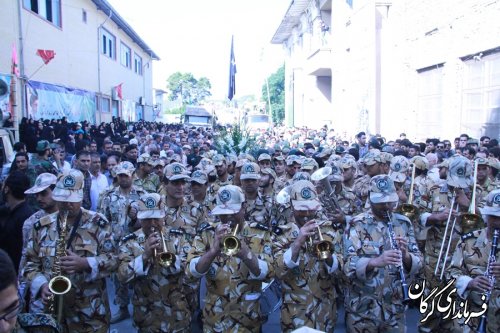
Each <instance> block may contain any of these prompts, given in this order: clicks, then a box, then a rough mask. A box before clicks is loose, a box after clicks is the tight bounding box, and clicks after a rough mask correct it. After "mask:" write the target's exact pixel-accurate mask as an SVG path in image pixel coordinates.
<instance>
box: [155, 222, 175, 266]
mask: <svg viewBox="0 0 500 333" xmlns="http://www.w3.org/2000/svg"><path fill="white" fill-rule="evenodd" d="M151 231H152V232H155V231H156V229H155V228H154V227H152V228H151ZM160 239H161V243H162V249H161V251H157V250H156V248H154V249H153V255H154V257H155V259H156V260H157V261H158V264H159V265H160V266H162V267H164V268H168V267H171V266H172V265H173V264H175V254H174V253H172V252H169V251H168V250H167V243H166V242H165V237H164V236H163V232H162V230H161V229H160Z"/></svg>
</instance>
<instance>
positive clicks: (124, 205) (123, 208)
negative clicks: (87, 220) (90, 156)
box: [98, 161, 145, 324]
mask: <svg viewBox="0 0 500 333" xmlns="http://www.w3.org/2000/svg"><path fill="white" fill-rule="evenodd" d="M134 171H135V168H134V165H133V164H132V163H130V162H128V161H125V162H121V163H120V164H118V165H117V166H116V167H115V169H114V173H115V174H116V177H117V178H118V186H117V187H115V188H113V189H112V190H109V191H107V192H106V193H105V194H104V196H103V198H102V201H101V203H100V206H99V209H98V210H99V212H101V213H102V214H103V215H104V216H105V217H106V219H107V220H108V221H109V222H110V223H111V229H112V230H113V238H114V241H115V244H119V243H120V240H121V239H122V238H123V237H124V236H125V235H128V234H129V233H130V232H133V231H134V230H136V229H137V227H138V225H137V202H138V201H139V198H140V197H141V195H143V194H144V193H145V191H144V190H143V189H142V188H141V187H139V186H137V185H134V184H133V181H134ZM112 278H113V282H114V284H115V292H116V295H115V299H114V303H115V304H116V305H118V307H119V310H118V313H116V314H115V315H113V317H111V323H112V324H114V323H117V322H120V321H122V320H125V319H127V318H130V314H129V313H128V304H129V302H130V297H129V293H128V286H127V285H125V284H123V283H120V282H119V281H118V279H117V276H116V274H113V275H112Z"/></svg>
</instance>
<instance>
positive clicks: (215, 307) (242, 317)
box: [186, 185, 274, 332]
mask: <svg viewBox="0 0 500 333" xmlns="http://www.w3.org/2000/svg"><path fill="white" fill-rule="evenodd" d="M244 202H245V196H244V194H243V192H242V190H241V189H240V188H239V187H237V186H234V185H226V186H223V187H221V188H220V189H219V192H218V194H217V206H216V207H215V208H214V210H213V211H212V214H213V215H217V216H219V218H220V221H221V223H218V224H217V225H216V226H215V225H208V224H207V225H206V226H205V227H204V228H202V230H201V232H200V234H198V235H197V236H196V238H195V239H194V242H193V246H192V249H191V252H190V253H189V256H188V267H187V268H186V271H187V273H188V274H189V275H191V276H193V277H195V278H201V277H202V276H205V278H206V281H207V294H206V296H205V307H204V309H203V319H204V320H203V323H204V327H203V331H204V332H260V329H261V325H262V323H263V321H264V318H263V316H262V315H261V313H260V308H259V298H260V296H261V292H262V282H263V281H264V282H270V280H271V278H272V276H273V275H274V268H273V257H272V249H271V235H270V233H269V231H268V230H267V228H262V226H259V225H258V224H257V223H256V222H247V221H245V218H244V216H245V203H244ZM236 225H237V226H238V230H237V232H236V237H238V239H239V240H240V244H241V245H240V249H239V251H238V252H237V253H236V254H234V255H232V256H228V255H226V254H224V253H223V252H222V246H221V242H222V240H223V238H224V236H226V235H227V234H228V233H229V232H230V231H231V230H234V229H235V228H236Z"/></svg>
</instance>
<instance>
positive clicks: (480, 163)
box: [474, 157, 490, 166]
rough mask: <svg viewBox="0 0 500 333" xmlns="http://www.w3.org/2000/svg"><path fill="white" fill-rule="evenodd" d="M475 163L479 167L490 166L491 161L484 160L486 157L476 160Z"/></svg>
mask: <svg viewBox="0 0 500 333" xmlns="http://www.w3.org/2000/svg"><path fill="white" fill-rule="evenodd" d="M474 162H475V163H477V165H487V166H490V161H489V160H488V159H487V158H484V157H476V158H475V159H474Z"/></svg>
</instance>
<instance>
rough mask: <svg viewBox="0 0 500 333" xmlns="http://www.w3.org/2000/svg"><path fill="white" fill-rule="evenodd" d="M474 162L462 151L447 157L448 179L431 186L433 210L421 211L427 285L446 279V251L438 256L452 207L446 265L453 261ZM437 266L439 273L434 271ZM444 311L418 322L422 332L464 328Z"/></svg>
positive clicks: (438, 284) (441, 284) (435, 284)
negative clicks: (444, 275)
mask: <svg viewBox="0 0 500 333" xmlns="http://www.w3.org/2000/svg"><path fill="white" fill-rule="evenodd" d="M471 174H472V166H471V163H470V161H469V160H468V159H467V158H465V157H463V156H460V155H455V156H453V157H450V158H449V159H448V171H447V178H446V183H445V184H444V185H442V186H440V187H435V188H433V189H431V192H430V197H431V202H432V210H431V212H430V213H422V214H421V215H420V224H421V225H422V227H424V228H427V238H426V242H425V253H424V262H425V267H424V276H425V280H426V289H427V288H428V291H429V292H430V290H432V289H433V288H434V287H439V286H441V287H442V286H443V281H441V279H440V275H441V273H440V272H441V270H442V267H443V261H444V257H445V253H442V256H441V262H439V263H438V261H437V259H438V257H439V254H440V252H441V247H442V244H443V237H444V233H445V228H446V222H447V220H448V216H449V212H450V210H453V212H452V214H451V218H450V223H449V226H448V232H447V235H446V240H444V242H445V245H446V246H445V247H444V249H443V252H444V251H445V250H446V247H447V245H448V242H449V238H450V234H451V237H452V241H451V245H450V250H449V253H450V255H449V256H448V258H447V260H446V262H445V263H444V266H445V267H448V266H449V264H450V261H451V254H452V253H453V252H454V251H455V248H456V245H457V243H458V240H459V238H460V235H461V234H462V228H461V227H460V220H459V212H458V213H457V211H456V210H457V204H458V206H459V211H461V212H466V211H467V210H468V208H469V205H470V200H469V198H468V197H467V196H466V194H465V190H469V188H470V186H471V185H472V179H471ZM453 196H455V204H454V205H453V207H451V202H452V201H453ZM455 217H457V221H456V224H455V228H454V229H452V228H451V227H452V224H453V220H454V219H455ZM436 267H438V270H437V274H436V275H435V274H434V272H435V270H436ZM443 316H444V315H442V314H440V313H439V312H437V311H436V312H434V313H433V314H431V315H430V317H429V318H428V319H427V320H426V322H425V323H419V332H435V331H436V330H440V331H441V332H461V329H460V328H458V327H455V326H454V322H453V321H450V320H443V319H442V317H443Z"/></svg>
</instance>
